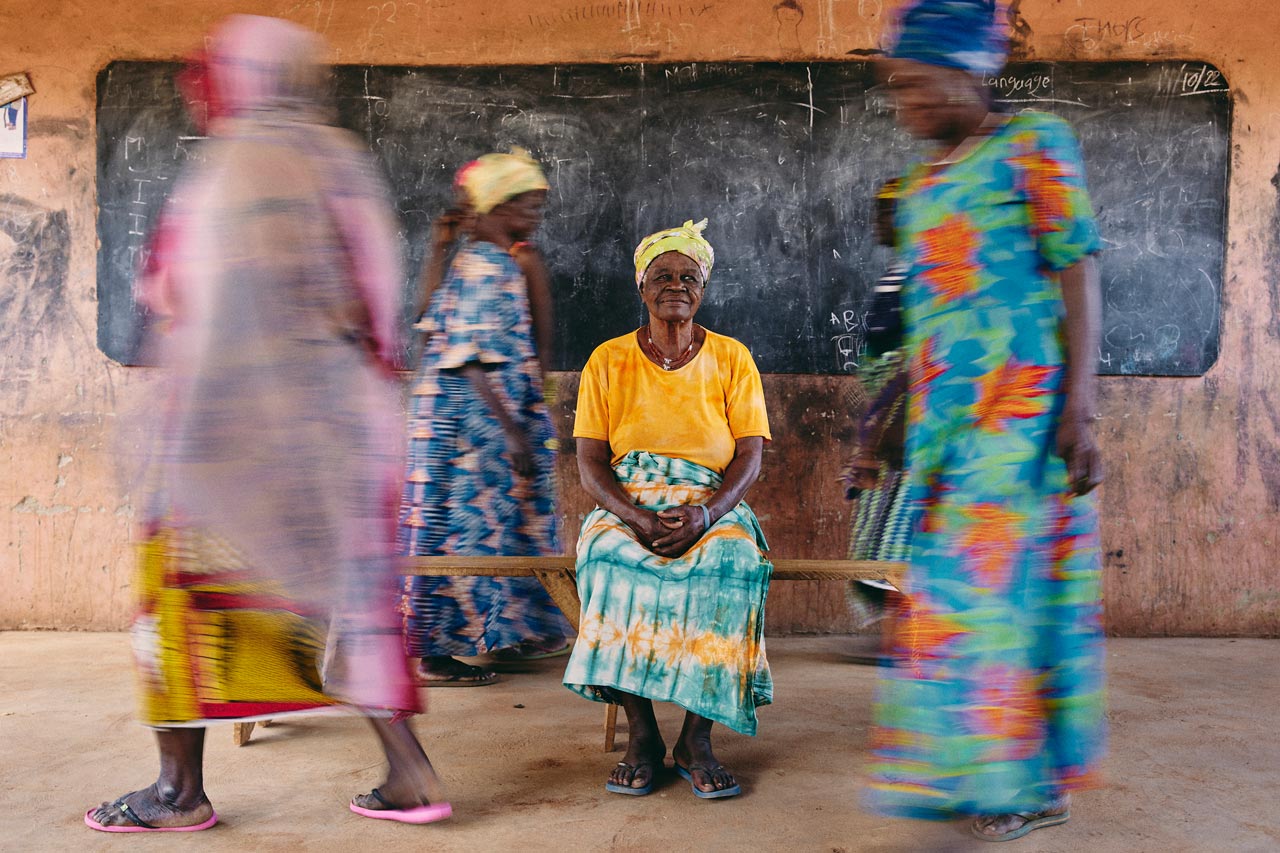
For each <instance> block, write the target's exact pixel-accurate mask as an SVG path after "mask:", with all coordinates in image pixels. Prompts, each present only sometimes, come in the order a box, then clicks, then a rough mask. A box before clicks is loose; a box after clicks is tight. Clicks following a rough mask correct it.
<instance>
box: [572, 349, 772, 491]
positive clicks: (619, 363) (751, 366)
mask: <svg viewBox="0 0 1280 853" xmlns="http://www.w3.org/2000/svg"><path fill="white" fill-rule="evenodd" d="M573 435H574V437H575V438H595V439H599V440H600V441H607V442H609V447H610V448H611V449H612V450H613V464H615V465H616V464H617V463H618V462H619V461H620V460H621V459H622V458H623V457H624V456H626V455H627V454H628V453H630V452H631V451H633V450H642V451H648V452H649V453H656V454H658V455H660V456H673V457H677V458H679V459H687V460H688V461H690V462H696V463H697V464H699V465H702V466H705V467H707V468H710V469H712V470H713V471H716V472H717V473H720V474H723V473H724V471H725V469H726V468H728V467H729V463H730V462H732V461H733V452H734V449H735V448H734V442H735V441H737V440H738V439H739V438H747V437H748V436H753V435H758V436H762V437H763V438H764V439H765V440H766V441H768V440H770V435H769V416H768V414H767V413H766V412H765V408H764V386H763V385H761V383H760V371H758V370H757V369H756V363H755V361H754V360H753V359H752V358H751V353H750V352H749V351H748V350H747V348H746V347H745V346H743V345H742V344H740V343H738V342H737V341H735V340H734V339H733V338H729V337H725V336H724V335H717V334H716V333H715V332H712V331H708V332H707V339H706V341H705V342H703V344H702V349H700V350H699V351H698V354H697V355H695V356H694V357H693V361H691V362H689V363H688V364H686V365H684V366H683V367H681V368H679V369H678V370H663V369H662V368H661V367H659V366H658V365H656V364H654V363H653V362H652V361H650V360H649V359H648V358H646V357H645V354H644V353H643V352H641V350H640V345H639V344H638V343H637V342H636V336H635V333H634V332H629V333H627V334H625V335H623V336H622V337H619V338H614V339H613V340H611V341H605V342H604V343H602V344H601V345H600V346H598V347H596V350H595V352H593V353H591V358H589V359H588V360H587V366H586V367H584V368H583V369H582V383H581V385H580V386H579V387H578V411H577V416H576V418H575V420H574V423H573Z"/></svg>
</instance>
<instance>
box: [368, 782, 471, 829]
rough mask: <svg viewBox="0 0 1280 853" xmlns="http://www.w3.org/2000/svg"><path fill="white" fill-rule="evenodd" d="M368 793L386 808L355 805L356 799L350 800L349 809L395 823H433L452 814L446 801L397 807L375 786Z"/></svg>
mask: <svg viewBox="0 0 1280 853" xmlns="http://www.w3.org/2000/svg"><path fill="white" fill-rule="evenodd" d="M369 793H370V794H371V795H372V796H373V798H374V799H375V800H377V801H378V802H380V803H382V804H383V805H384V806H386V808H385V809H366V808H365V807H364V806H357V805H356V801H355V800H352V801H351V810H352V811H353V812H355V813H356V814H358V815H360V816H361V817H371V818H373V819H374V820H394V821H396V822H397V823H435V822H436V821H438V820H444V819H445V818H447V817H450V816H451V815H452V814H453V806H451V805H449V804H448V803H430V804H428V805H425V806H415V807H414V808H411V809H398V808H396V807H395V806H393V805H391V803H389V802H387V800H386V798H385V797H383V796H382V794H380V793H378V789H377V788H374V789H373V790H372V791H370V792H369Z"/></svg>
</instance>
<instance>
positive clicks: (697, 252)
mask: <svg viewBox="0 0 1280 853" xmlns="http://www.w3.org/2000/svg"><path fill="white" fill-rule="evenodd" d="M706 227H707V220H705V219H704V220H702V221H701V222H698V223H695V222H694V221H693V220H692V219H688V220H685V223H684V224H683V225H681V226H680V227H679V228H668V229H667V230H665V231H659V232H657V233H656V234H650V235H649V236H648V237H645V238H644V239H643V240H641V241H640V245H639V246H636V254H635V262H636V287H639V286H640V282H642V281H643V280H644V273H645V270H647V269H649V264H651V263H653V261H654V259H655V258H657V257H658V256H659V255H665V254H666V253H667V252H679V253H680V254H682V255H684V256H685V257H687V258H689V259H691V260H692V261H693V262H694V263H696V264H697V265H698V268H699V269H701V270H702V281H703V283H704V284H705V283H706V281H707V279H708V278H710V277H711V267H713V266H714V265H715V262H716V253H715V250H714V249H712V248H711V244H710V243H708V242H707V241H706V240H705V239H703V236H702V231H703V229H705V228H706Z"/></svg>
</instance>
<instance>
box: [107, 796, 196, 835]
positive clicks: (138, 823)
mask: <svg viewBox="0 0 1280 853" xmlns="http://www.w3.org/2000/svg"><path fill="white" fill-rule="evenodd" d="M111 805H112V807H113V808H117V809H119V810H120V814H122V815H124V816H125V817H127V818H128V819H129V820H131V821H132V822H133V825H132V826H107V825H106V824H103V823H98V821H96V820H94V819H93V813H94V812H96V811H97V809H89V810H88V811H87V812H85V813H84V825H85V826H87V827H89V828H90V829H96V830H97V831H98V832H199V831H200V830H202V829H208V828H209V827H211V826H213V825H214V824H215V823H217V822H218V813H217V812H214V813H213V814H211V815H210V816H209V819H208V820H206V821H205V822H204V823H196V824H192V825H191V826H152V825H151V824H149V823H147V822H146V821H145V820H143V819H142V818H140V817H138V816H137V815H136V814H134V812H133V809H131V808H129V804H128V803H126V802H125V801H124V797H121V798H120V799H118V800H116V801H115V802H114V803H112V804H111Z"/></svg>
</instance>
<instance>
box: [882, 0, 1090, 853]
mask: <svg viewBox="0 0 1280 853" xmlns="http://www.w3.org/2000/svg"><path fill="white" fill-rule="evenodd" d="M898 24H899V25H898V29H897V32H896V33H895V34H894V38H893V39H892V47H891V49H890V52H889V58H888V59H886V60H885V61H883V62H882V64H881V67H880V69H879V70H880V73H881V75H882V79H883V80H884V81H885V82H886V83H887V85H888V89H889V92H890V94H891V95H892V97H893V99H894V101H895V103H896V106H897V109H898V121H899V123H901V124H902V125H903V126H904V127H905V128H906V129H907V130H908V131H910V132H911V133H912V134H913V135H915V136H916V137H918V138H921V139H926V140H930V141H932V142H933V143H935V146H936V150H935V154H934V156H933V158H932V159H931V161H930V162H923V163H920V164H918V165H916V166H914V167H913V168H911V169H910V170H909V171H908V172H907V173H906V175H905V176H904V178H903V183H902V188H901V191H900V196H899V199H898V205H897V213H896V214H895V217H894V225H895V229H896V231H897V243H898V246H899V251H900V252H901V257H902V260H903V261H904V263H905V264H906V267H907V283H906V286H905V287H904V290H903V293H904V306H903V314H904V327H905V330H906V348H907V357H908V363H909V365H910V377H911V386H910V389H909V391H908V395H907V439H906V471H907V489H908V497H909V499H910V500H911V503H912V507H913V510H914V511H915V512H916V515H915V518H914V520H913V524H912V530H913V532H914V533H913V539H912V544H911V561H910V568H909V571H908V574H907V579H906V588H905V589H904V590H903V592H904V593H905V595H906V596H907V598H908V604H907V607H906V612H905V613H904V615H903V617H902V619H901V622H900V624H898V625H897V626H896V629H895V635H896V637H897V649H896V654H897V658H898V659H897V660H896V661H895V665H894V667H893V668H886V669H881V670H880V673H881V683H880V690H879V696H878V699H877V705H876V709H875V723H876V728H875V731H874V733H873V738H872V748H873V751H874V758H873V764H872V767H871V790H870V800H871V803H872V805H873V806H875V807H876V808H878V809H880V810H883V811H885V812H888V813H891V814H898V815H908V816H917V817H948V816H953V815H957V814H966V815H975V816H978V817H977V819H976V820H975V821H974V822H973V824H972V831H973V832H974V834H976V835H977V836H978V837H979V838H982V839H986V840H992V841H1003V840H1008V839H1011V838H1017V837H1019V836H1022V835H1025V834H1026V833H1028V832H1030V831H1032V830H1035V829H1039V828H1041V827H1046V826H1053V825H1055V824H1060V823H1065V822H1066V821H1067V820H1068V818H1069V816H1070V812H1069V810H1068V801H1067V797H1068V795H1069V792H1070V791H1072V790H1077V789H1080V788H1082V787H1085V786H1088V785H1090V784H1092V783H1094V782H1096V781H1097V780H1096V773H1097V770H1098V764H1099V761H1100V759H1101V756H1102V754H1103V751H1104V748H1105V721H1104V701H1103V700H1104V696H1103V668H1102V659H1103V632H1102V623H1101V613H1102V607H1101V601H1100V580H1101V563H1100V559H1099V550H1098V520H1097V512H1096V506H1095V503H1094V500H1093V499H1092V498H1091V497H1088V496H1087V494H1088V492H1090V491H1091V490H1092V489H1093V488H1094V487H1095V486H1097V485H1098V483H1099V482H1100V481H1101V479H1102V466H1101V460H1100V454H1099V451H1098V447H1097V445H1096V443H1095V441H1094V438H1093V431H1092V417H1093V413H1094V411H1096V400H1095V396H1094V395H1095V386H1096V379H1095V376H1094V369H1095V363H1096V357H1097V351H1098V350H1097V346H1098V323H1099V317H1098V313H1099V292H1098V291H1099V286H1098V274H1097V268H1096V266H1095V263H1094V259H1093V255H1094V253H1096V252H1097V251H1098V250H1099V249H1100V248H1101V241H1100V239H1099V236H1098V229H1097V225H1096V223H1095V220H1094V215H1093V210H1092V207H1091V205H1090V202H1089V196H1088V192H1087V191H1086V189H1085V180H1084V165H1083V163H1082V162H1081V158H1080V151H1079V147H1078V145H1077V143H1076V140H1075V136H1074V135H1073V134H1072V132H1071V129H1070V127H1068V125H1067V124H1066V123H1065V122H1064V121H1062V120H1061V119H1059V118H1057V117H1055V116H1052V115H1049V114H1047V113H1041V112H1035V111H1027V112H1022V113H1019V114H1017V115H1007V114H1002V113H999V112H997V111H995V109H994V105H993V100H992V94H991V91H990V89H989V88H988V86H987V85H986V84H985V83H984V78H985V77H987V76H990V75H997V74H999V72H1000V70H1001V69H1002V67H1003V65H1004V62H1005V59H1006V56H1007V46H1008V18H1007V8H1006V6H1005V4H1002V3H998V2H995V0H915V2H912V3H909V4H907V6H906V7H905V8H904V9H903V10H902V12H901V15H900V17H899V21H898Z"/></svg>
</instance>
